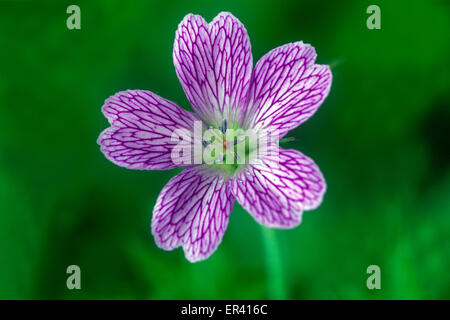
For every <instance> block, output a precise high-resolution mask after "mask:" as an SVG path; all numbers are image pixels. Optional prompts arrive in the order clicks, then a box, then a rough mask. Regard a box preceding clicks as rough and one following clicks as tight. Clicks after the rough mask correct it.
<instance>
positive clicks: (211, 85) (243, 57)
mask: <svg viewBox="0 0 450 320" xmlns="http://www.w3.org/2000/svg"><path fill="white" fill-rule="evenodd" d="M315 59H316V53H315V50H314V48H313V47H312V46H311V45H309V44H304V43H303V42H294V43H289V44H286V45H283V46H280V47H278V48H276V49H273V50H272V51H270V52H268V53H267V54H266V55H264V56H263V57H262V58H261V59H260V60H259V61H258V62H257V63H256V65H255V68H254V69H253V59H252V53H251V48H250V39H249V37H248V34H247V31H246V29H245V27H244V26H243V24H242V23H241V22H240V21H239V20H238V19H237V18H235V17H234V16H233V15H232V14H230V13H224V12H222V13H220V14H219V15H218V16H216V17H215V18H214V19H213V21H212V22H211V23H209V24H208V23H207V22H206V21H205V20H204V19H203V18H202V17H201V16H198V15H193V14H188V15H187V16H186V17H184V19H183V20H182V21H181V23H180V24H179V26H178V29H177V31H176V35H175V42H174V50H173V61H174V65H175V70H176V74H177V76H178V79H179V80H180V82H181V85H182V87H183V90H184V92H185V94H186V96H187V98H188V100H189V102H190V103H191V105H192V107H193V109H194V111H195V114H194V113H191V112H188V111H186V110H184V109H182V108H180V107H179V106H177V105H176V104H175V103H173V102H171V101H169V100H166V99H164V98H162V97H160V96H158V95H156V94H154V93H152V92H149V91H144V90H127V91H123V92H119V93H116V94H115V95H114V96H112V97H110V98H108V99H107V100H106V101H105V104H104V105H103V107H102V112H103V114H104V115H105V117H106V118H107V119H108V121H109V123H110V125H111V126H110V127H109V128H107V129H106V130H104V131H103V132H102V133H101V134H100V136H99V138H98V144H99V145H100V146H101V151H102V152H103V154H104V155H105V156H106V158H108V159H109V160H110V161H112V162H113V163H115V164H117V165H119V166H122V167H125V168H128V169H137V170H166V169H172V168H185V169H184V170H183V171H182V172H181V173H179V174H178V175H176V176H175V177H174V178H172V179H171V180H170V181H169V182H168V183H167V185H166V186H165V187H164V188H163V189H162V191H161V193H160V195H159V197H158V199H157V201H156V205H155V207H154V209H153V218H152V223H151V229H152V233H153V235H154V238H155V241H156V244H157V245H158V246H159V247H160V248H162V249H165V250H173V249H175V248H177V247H180V246H182V247H183V249H184V252H185V256H186V258H187V259H188V260H189V261H191V262H195V261H199V260H204V259H207V258H208V257H209V256H210V255H211V254H212V253H213V252H214V251H215V250H216V249H217V247H218V245H219V244H220V242H221V241H222V238H223V235H224V233H225V230H226V228H227V225H228V218H229V215H230V213H231V211H232V208H233V204H234V201H235V199H236V200H237V201H238V202H239V204H240V205H241V206H242V207H243V208H244V209H245V210H247V211H248V212H249V213H250V214H251V215H252V217H253V218H254V219H255V220H256V221H257V222H259V223H260V224H262V225H265V226H267V227H272V228H293V227H295V226H297V225H299V224H300V222H301V215H302V212H303V211H305V210H312V209H315V208H317V207H318V206H319V205H320V203H321V202H322V198H323V195H324V193H325V189H326V184H325V180H324V178H323V176H322V173H321V172H320V170H319V168H318V167H317V165H316V164H315V163H314V162H313V160H311V159H310V158H308V157H306V156H305V155H303V154H302V153H300V152H299V151H296V150H285V149H282V148H280V147H279V146H278V144H277V143H275V142H273V141H272V142H269V146H268V148H267V150H269V151H267V152H263V153H262V154H261V155H258V157H259V160H260V161H257V162H256V163H253V164H251V163H244V164H239V165H236V164H234V165H229V164H226V163H223V162H221V160H224V159H225V158H223V159H222V156H219V157H218V158H217V159H216V160H214V162H213V163H209V164H207V163H204V162H202V163H200V164H196V163H189V162H188V163H185V162H177V161H173V154H174V150H175V148H176V146H177V144H178V142H177V141H176V139H175V140H174V139H173V133H174V132H175V131H177V130H178V131H180V130H181V131H183V132H185V133H186V132H187V133H189V135H190V134H191V133H193V131H194V127H195V124H196V123H199V122H200V123H202V126H201V131H202V132H204V131H205V127H206V128H212V129H216V130H219V134H218V135H219V137H217V139H216V140H215V139H210V140H209V141H205V140H204V139H202V140H201V143H202V148H204V149H206V148H207V147H208V146H209V144H211V143H212V142H214V141H216V142H217V141H219V144H220V145H221V146H222V145H223V147H224V148H225V149H226V148H227V147H228V148H230V147H229V145H230V142H231V141H230V140H227V139H226V138H225V131H226V130H227V129H228V128H232V129H235V130H237V131H239V130H241V131H243V130H248V129H252V128H256V129H258V130H259V132H261V131H267V132H275V133H277V134H278V138H280V139H281V138H282V137H283V136H285V135H286V133H287V132H288V131H289V130H292V129H294V128H295V127H297V126H298V125H300V124H301V123H303V122H304V121H306V120H307V119H308V118H310V117H311V116H312V115H313V114H314V113H315V111H316V110H317V109H318V108H319V106H320V105H321V104H322V102H323V101H324V99H325V98H326V96H327V95H328V92H329V90H330V86H331V79H332V76H331V72H330V68H329V67H328V66H326V65H318V64H314V62H315ZM241 131H239V132H241ZM222 133H223V134H222ZM194 136H195V134H194ZM220 136H222V137H220ZM188 141H190V142H189V144H194V143H195V141H196V139H195V138H194V139H191V140H188ZM197 142H198V141H197ZM238 143H239V142H238ZM243 143H244V150H245V155H244V158H245V157H246V156H249V153H252V150H250V149H249V147H248V143H247V144H246V142H243ZM215 146H217V143H215ZM233 148H234V147H233ZM216 156H217V154H216ZM231 158H233V157H231Z"/></svg>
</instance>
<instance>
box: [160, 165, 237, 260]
mask: <svg viewBox="0 0 450 320" xmlns="http://www.w3.org/2000/svg"><path fill="white" fill-rule="evenodd" d="M233 203H234V197H233V195H232V194H231V191H230V188H229V182H227V181H226V180H224V178H223V176H221V175H220V174H219V173H218V172H217V171H213V172H212V171H207V170H206V169H202V168H201V167H191V168H188V169H185V170H184V171H183V172H181V173H180V174H178V175H177V176H175V177H174V178H172V179H171V180H170V181H169V183H168V184H167V185H166V186H165V187H164V188H163V189H162V191H161V193H160V195H159V197H158V200H157V201H156V205H155V208H154V209H153V219H152V233H153V236H154V237H155V241H156V244H157V245H158V247H160V248H162V249H164V250H173V249H175V248H177V247H179V246H183V249H184V253H185V256H186V259H188V260H189V261H191V262H196V261H200V260H204V259H207V258H208V257H209V256H210V255H211V254H212V253H213V252H214V251H215V250H216V249H217V247H218V246H219V244H220V242H221V241H222V237H223V234H224V233H225V230H226V228H227V225H228V217H229V215H230V212H231V210H232V208H233Z"/></svg>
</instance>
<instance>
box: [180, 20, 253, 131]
mask: <svg viewBox="0 0 450 320" xmlns="http://www.w3.org/2000/svg"><path fill="white" fill-rule="evenodd" d="M173 62H174V65H175V70H176V73H177V75H178V79H179V80H180V82H181V85H182V86H183V90H184V92H185V93H186V96H187V98H188V99H189V102H190V103H191V104H192V107H193V108H194V110H195V112H196V113H197V114H198V115H199V116H200V117H201V118H202V119H203V120H204V121H205V122H207V123H208V124H210V125H215V126H220V125H221V124H222V120H223V119H227V120H228V122H229V123H231V122H233V120H234V119H236V121H238V122H242V121H243V118H242V114H243V112H245V110H241V109H240V108H241V107H242V108H245V107H246V103H245V102H246V100H247V95H248V90H249V87H250V78H251V72H252V66H253V60H252V53H251V47H250V39H249V37H248V35H247V30H246V29H245V27H244V26H243V24H242V23H241V22H240V21H239V20H238V19H237V18H235V17H234V16H233V15H232V14H231V13H225V12H222V13H220V14H219V15H218V16H217V17H215V18H214V20H213V21H212V22H211V23H209V24H208V23H207V22H206V21H205V20H204V19H203V18H202V17H201V16H198V15H193V14H189V15H187V16H186V17H184V19H183V21H181V23H180V24H179V26H178V30H177V32H176V35H175V42H174V48H173Z"/></svg>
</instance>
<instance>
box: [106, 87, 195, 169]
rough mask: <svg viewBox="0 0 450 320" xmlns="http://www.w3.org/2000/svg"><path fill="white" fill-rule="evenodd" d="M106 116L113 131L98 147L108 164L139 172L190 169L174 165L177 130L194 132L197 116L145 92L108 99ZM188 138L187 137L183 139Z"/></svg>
mask: <svg viewBox="0 0 450 320" xmlns="http://www.w3.org/2000/svg"><path fill="white" fill-rule="evenodd" d="M102 112H103V114H104V115H105V117H106V118H107V119H108V121H109V123H110V124H111V127H109V128H107V129H105V130H104V131H103V132H102V133H101V134H100V136H99V137H98V140H97V143H98V144H99V145H100V147H101V151H102V152H103V154H104V155H105V156H106V158H107V159H108V160H110V161H111V162H113V163H115V164H117V165H118V166H121V167H125V168H128V169H137V170H166V169H172V168H178V167H185V166H187V165H183V164H176V163H174V162H173V161H172V158H171V151H172V148H173V147H174V146H175V145H176V142H173V141H172V140H171V137H172V134H173V132H174V131H175V130H182V129H184V130H185V131H186V132H191V131H192V130H193V126H194V121H200V120H199V119H198V118H197V116H196V115H194V114H192V113H190V112H188V111H186V110H184V109H182V108H180V107H179V106H177V105H176V104H175V103H173V102H171V101H169V100H166V99H164V98H161V97H160V96H158V95H156V94H154V93H152V92H150V91H145V90H127V91H121V92H118V93H116V94H115V95H113V96H112V97H110V98H108V99H107V100H106V101H105V104H104V105H103V107H102ZM183 138H184V137H183Z"/></svg>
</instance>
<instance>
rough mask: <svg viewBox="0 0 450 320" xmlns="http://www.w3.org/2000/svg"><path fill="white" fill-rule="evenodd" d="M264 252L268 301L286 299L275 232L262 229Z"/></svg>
mask: <svg viewBox="0 0 450 320" xmlns="http://www.w3.org/2000/svg"><path fill="white" fill-rule="evenodd" d="M262 236H263V242H264V250H265V252H266V268H267V271H266V272H267V287H268V295H269V299H272V300H282V299H286V286H285V283H284V276H283V267H282V263H281V255H280V250H279V248H278V243H277V239H276V237H275V231H274V230H273V229H269V228H266V227H262Z"/></svg>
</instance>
